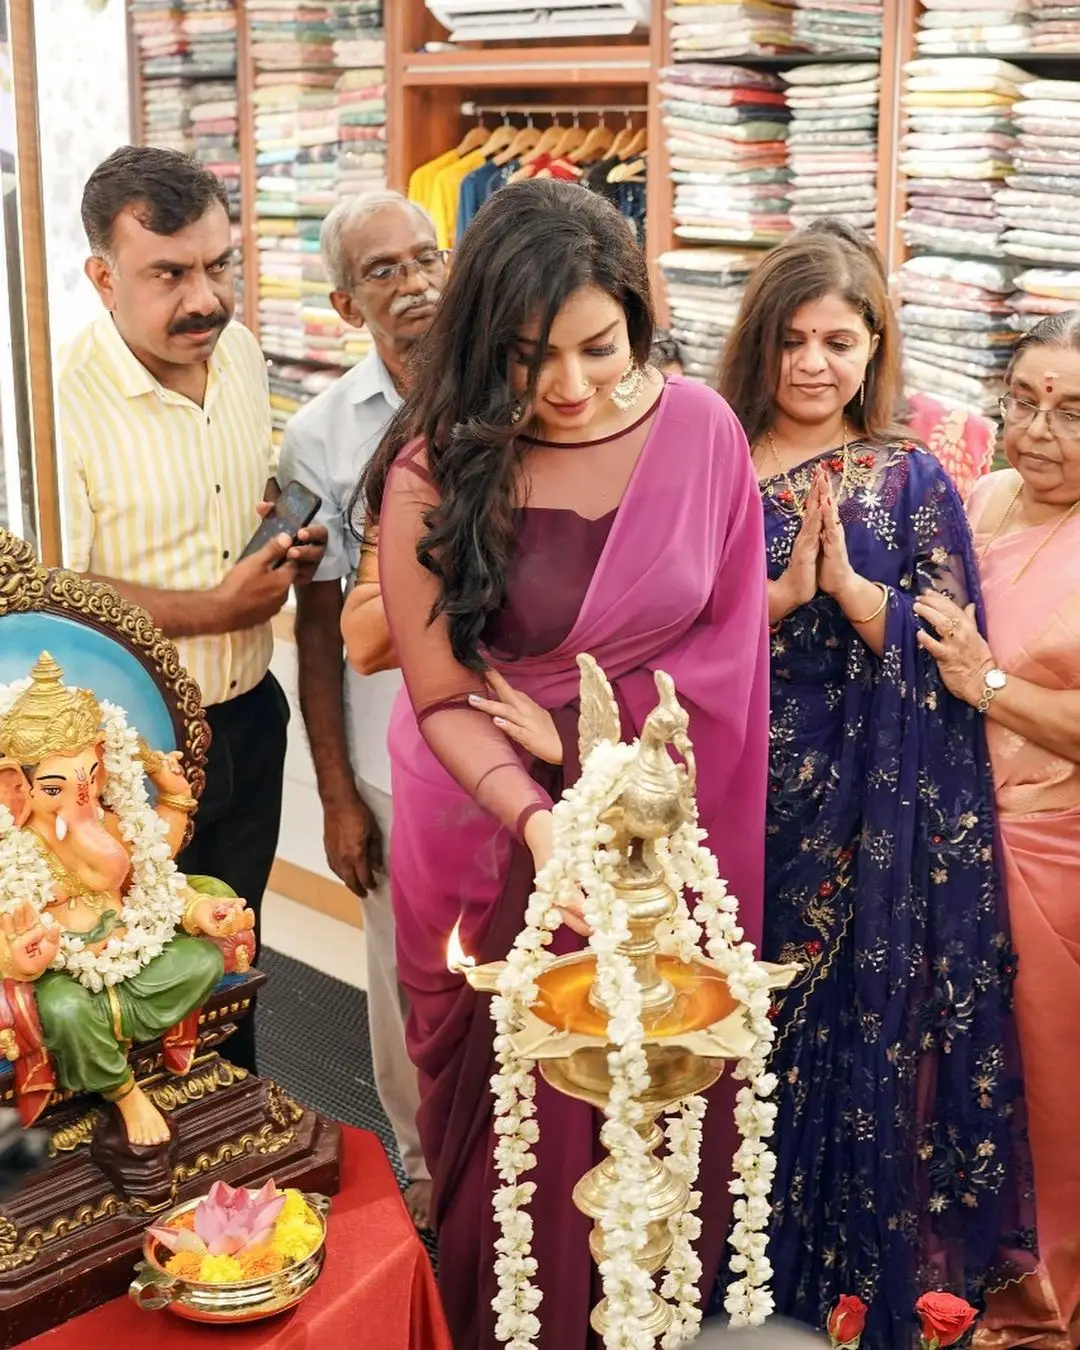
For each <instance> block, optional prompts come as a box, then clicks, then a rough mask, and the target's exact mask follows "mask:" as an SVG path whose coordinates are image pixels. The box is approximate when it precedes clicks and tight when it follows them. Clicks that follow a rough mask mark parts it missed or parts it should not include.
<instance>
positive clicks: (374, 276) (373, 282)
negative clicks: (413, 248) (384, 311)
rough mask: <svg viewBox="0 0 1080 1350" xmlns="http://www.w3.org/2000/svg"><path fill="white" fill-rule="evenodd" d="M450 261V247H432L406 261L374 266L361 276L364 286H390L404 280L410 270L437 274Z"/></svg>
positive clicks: (430, 274)
mask: <svg viewBox="0 0 1080 1350" xmlns="http://www.w3.org/2000/svg"><path fill="white" fill-rule="evenodd" d="M449 261H450V250H449V249H448V248H432V249H428V250H427V252H426V253H419V254H417V256H416V257H415V258H408V259H406V261H405V262H397V263H382V264H381V265H380V266H379V267H373V268H372V269H371V270H370V271H369V272H365V273H364V274H363V276H362V277H361V278H360V284H361V285H362V286H389V285H391V284H393V283H395V282H398V281H404V279H405V278H406V277H407V276H408V275H409V273H410V272H413V271H419V272H425V273H426V274H427V275H428V276H433V275H437V274H438V273H440V272H442V270H443V269H444V268H445V267H446V264H447V263H448V262H449Z"/></svg>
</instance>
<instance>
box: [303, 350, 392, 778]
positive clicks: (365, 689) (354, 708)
mask: <svg viewBox="0 0 1080 1350" xmlns="http://www.w3.org/2000/svg"><path fill="white" fill-rule="evenodd" d="M400 407H401V396H400V395H399V394H398V392H397V390H396V389H395V388H394V383H393V381H392V380H391V378H390V373H389V371H388V370H387V369H386V367H385V366H384V365H383V363H382V360H381V359H380V357H379V354H378V352H375V351H372V352H371V353H370V354H369V355H368V356H366V357H365V358H364V360H363V361H361V362H360V363H359V365H356V366H354V367H353V368H352V370H350V371H349V372H348V374H346V375H343V376H342V378H341V379H340V380H338V381H337V383H336V384H334V385H332V386H331V387H330V388H329V389H326V390H324V391H323V392H322V393H321V394H319V395H317V396H316V397H315V398H313V399H312V400H311V402H310V403H308V404H305V406H304V407H303V408H301V409H300V411H299V412H298V413H297V414H296V415H295V416H294V417H293V418H292V419H291V421H290V422H289V424H288V426H287V427H286V428H285V437H284V440H283V441H282V444H281V452H280V456H279V463H278V475H277V477H278V482H279V483H280V484H281V486H282V487H283V488H284V487H286V486H287V485H288V484H289V483H290V482H291V481H292V480H293V479H294V478H295V479H298V480H299V481H300V482H301V483H303V484H304V485H305V486H306V487H309V488H310V489H311V490H312V492H317V493H318V494H319V496H320V497H321V498H322V506H321V507H320V509H319V514H318V515H317V516H316V520H318V521H320V522H321V523H322V524H323V525H325V526H326V534H327V542H326V552H325V554H324V555H323V560H322V563H321V565H320V567H319V570H318V571H317V572H316V573H315V580H316V581H340V580H341V579H342V578H343V577H344V578H346V579H347V580H348V582H349V586H350V587H351V586H352V583H353V579H354V578H355V576H356V569H357V566H358V565H359V561H360V540H359V539H357V537H356V535H355V534H354V533H353V529H352V521H351V516H350V504H351V502H352V497H353V493H354V492H355V490H356V484H357V482H358V481H359V478H360V474H361V473H362V472H363V469H364V467H365V465H366V464H367V462H368V460H369V459H370V458H371V456H372V455H373V454H374V453H375V451H376V449H377V448H378V445H379V441H380V440H381V439H382V434H383V432H384V431H385V430H386V427H387V424H388V423H389V421H390V419H391V417H393V415H394V413H395V412H396V411H397V410H398V408H400ZM400 688H401V672H400V671H399V670H384V671H379V672H378V673H377V674H375V675H358V674H357V673H356V671H354V670H353V669H352V667H351V666H347V667H346V670H345V708H346V726H347V729H348V736H349V759H350V762H351V764H352V769H353V773H354V774H355V775H356V777H357V778H359V779H361V780H362V781H363V782H365V783H370V784H371V785H372V786H373V787H376V788H379V789H380V790H381V791H383V792H389V791H390V759H389V756H388V754H387V749H386V735H387V731H388V729H389V725H390V712H391V710H392V708H393V706H394V700H395V698H396V697H397V694H398V690H399V689H400Z"/></svg>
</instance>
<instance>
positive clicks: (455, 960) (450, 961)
mask: <svg viewBox="0 0 1080 1350" xmlns="http://www.w3.org/2000/svg"><path fill="white" fill-rule="evenodd" d="M475 965H476V961H475V959H474V958H473V957H471V956H467V955H466V954H465V948H464V947H463V946H462V945H461V920H460V919H458V921H457V923H456V924H454V927H453V929H452V930H451V932H450V938H449V941H448V942H447V944H446V968H447V969H448V970H454V971H464V970H467V969H468V968H469V967H470V966H475Z"/></svg>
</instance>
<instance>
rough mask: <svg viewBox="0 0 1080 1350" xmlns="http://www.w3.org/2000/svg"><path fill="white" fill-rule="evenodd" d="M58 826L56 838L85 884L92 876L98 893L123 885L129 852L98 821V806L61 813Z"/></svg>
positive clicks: (57, 821) (57, 822)
mask: <svg viewBox="0 0 1080 1350" xmlns="http://www.w3.org/2000/svg"><path fill="white" fill-rule="evenodd" d="M56 824H57V830H56V837H57V839H61V838H62V839H63V842H64V843H65V845H66V849H67V852H68V853H69V854H70V855H71V856H73V857H74V858H75V859H76V863H77V867H78V871H79V873H80V874H81V875H82V877H83V880H84V881H87V882H89V881H91V877H92V878H93V885H94V888H95V889H96V890H115V889H116V888H118V887H119V886H120V885H121V884H122V883H123V881H124V878H125V877H126V876H127V873H128V867H129V866H130V863H129V860H128V855H127V850H126V849H125V848H124V846H123V844H121V843H120V841H119V840H118V839H114V838H113V836H112V835H111V834H110V833H109V832H108V830H106V829H105V827H104V826H103V825H102V824H101V822H100V821H99V820H98V818H97V808H96V806H94V805H93V804H91V805H89V806H86V807H79V808H77V809H76V810H74V811H64V812H61V813H60V815H58V816H57V820H56Z"/></svg>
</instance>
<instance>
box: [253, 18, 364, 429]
mask: <svg viewBox="0 0 1080 1350" xmlns="http://www.w3.org/2000/svg"><path fill="white" fill-rule="evenodd" d="M248 13H249V22H250V24H251V29H252V54H253V57H254V61H255V67H256V71H257V74H256V79H255V90H254V94H253V101H254V105H255V147H256V164H257V179H256V202H255V207H256V215H257V224H256V231H257V235H258V243H259V286H258V293H259V325H260V332H261V336H262V343H263V347H264V349H265V350H266V352H267V354H268V355H269V356H270V357H271V358H272V359H274V360H276V361H277V365H276V367H275V373H274V381H275V389H276V391H277V392H276V401H275V404H274V406H275V417H277V418H279V420H280V425H284V419H285V418H286V417H287V415H288V413H289V411H290V410H295V408H296V407H298V406H300V404H301V403H303V402H305V401H306V400H307V398H309V397H311V396H312V394H313V393H317V392H318V387H319V385H320V380H319V378H318V377H319V376H320V373H321V374H322V375H328V374H329V375H333V374H336V373H340V371H341V370H342V369H344V368H345V367H347V366H349V365H351V364H353V363H354V362H355V361H356V360H357V359H359V357H360V356H363V355H365V354H366V352H367V350H368V340H367V338H366V337H360V336H359V335H357V334H354V333H352V332H351V330H349V329H347V328H346V327H345V325H344V324H343V323H342V322H341V320H340V319H339V318H338V316H337V314H336V313H335V311H334V309H333V306H332V305H331V303H330V286H329V283H328V282H327V280H326V276H325V273H324V270H323V265H322V260H321V257H320V254H319V231H320V228H321V225H322V221H323V220H324V218H325V217H326V216H327V215H328V214H329V212H330V211H331V210H332V209H333V208H334V206H336V205H337V203H338V202H339V201H341V200H342V199H343V198H344V197H349V196H354V195H356V194H358V193H362V192H367V191H371V190H373V189H376V188H380V187H383V186H385V182H386V73H385V60H386V56H385V42H384V40H383V33H382V27H381V24H382V11H381V6H380V4H379V0H324V2H323V3H317V2H316V0H251V7H250V9H249V11H248ZM291 384H295V386H296V387H295V389H293V390H292V391H291V393H290V394H289V396H286V392H287V391H289V387H290V385H291Z"/></svg>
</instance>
